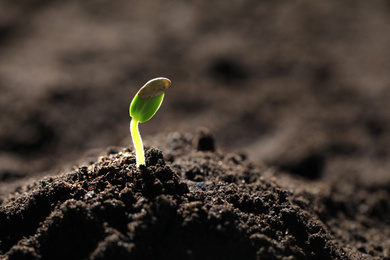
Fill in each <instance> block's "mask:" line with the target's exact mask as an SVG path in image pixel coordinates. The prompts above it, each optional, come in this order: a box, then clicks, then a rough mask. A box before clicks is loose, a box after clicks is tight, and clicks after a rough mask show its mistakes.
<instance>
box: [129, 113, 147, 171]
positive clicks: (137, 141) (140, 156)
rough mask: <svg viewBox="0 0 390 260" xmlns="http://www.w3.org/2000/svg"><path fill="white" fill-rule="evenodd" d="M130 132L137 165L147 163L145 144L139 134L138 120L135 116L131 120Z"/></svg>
mask: <svg viewBox="0 0 390 260" xmlns="http://www.w3.org/2000/svg"><path fill="white" fill-rule="evenodd" d="M130 133H131V137H132V138H133V144H134V148H135V159H136V161H137V167H139V166H140V165H145V155H144V145H143V144H142V139H141V136H140V134H139V130H138V121H136V120H134V118H133V119H132V120H131V122H130Z"/></svg>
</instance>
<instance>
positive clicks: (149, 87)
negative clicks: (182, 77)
mask: <svg viewBox="0 0 390 260" xmlns="http://www.w3.org/2000/svg"><path fill="white" fill-rule="evenodd" d="M170 86H171V81H170V80H169V79H167V78H155V79H152V80H150V81H148V82H147V83H146V84H145V85H144V86H143V87H142V88H141V89H140V90H139V91H138V93H137V95H135V97H134V99H133V101H132V102H131V104H130V116H131V117H132V118H133V119H134V120H136V121H138V122H140V123H143V122H146V121H148V120H149V119H151V118H152V117H153V116H154V114H156V112H157V110H158V109H159V108H160V106H161V103H162V101H163V99H164V92H165V91H166V90H167V89H168V88H169V87H170Z"/></svg>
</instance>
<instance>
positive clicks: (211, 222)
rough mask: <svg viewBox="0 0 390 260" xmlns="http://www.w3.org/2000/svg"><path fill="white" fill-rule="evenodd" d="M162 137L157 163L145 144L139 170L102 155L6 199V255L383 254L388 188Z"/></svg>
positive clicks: (201, 136)
mask: <svg viewBox="0 0 390 260" xmlns="http://www.w3.org/2000/svg"><path fill="white" fill-rule="evenodd" d="M160 141H161V142H160V146H161V147H164V148H163V150H164V156H163V153H162V152H161V151H160V150H157V149H155V148H151V149H148V151H147V153H146V157H147V166H146V167H142V168H140V169H137V168H136V167H135V158H134V154H133V153H132V152H131V151H130V150H129V149H122V148H110V149H109V152H108V153H107V155H105V156H101V157H99V158H98V160H97V162H95V163H92V164H91V165H88V166H81V167H79V168H78V169H75V170H74V171H72V172H68V173H64V174H61V175H59V176H56V177H46V178H43V179H42V180H40V181H37V182H34V183H31V184H30V185H28V186H25V187H23V188H19V189H18V190H16V191H15V192H14V193H12V194H10V195H9V196H8V198H6V199H5V200H4V201H3V205H2V206H1V208H0V250H1V251H0V253H1V254H2V255H3V257H4V259H353V258H356V257H357V258H363V257H377V258H378V259H379V258H382V257H386V256H387V257H388V256H389V251H388V249H387V248H386V245H385V243H388V241H387V242H386V240H385V239H383V237H384V236H385V235H386V234H387V237H389V236H388V234H389V229H390V228H389V226H390V221H389V219H390V210H389V209H390V207H389V202H388V201H389V198H390V194H389V190H390V189H389V188H388V187H387V188H386V187H380V188H377V189H375V191H372V190H371V191H369V190H368V188H365V187H357V186H353V187H355V190H354V188H353V187H352V186H351V185H350V186H348V187H349V189H344V188H343V187H344V186H340V187H338V186H336V185H333V184H330V183H326V182H322V184H321V185H322V186H321V185H319V184H318V182H314V181H311V182H312V185H307V182H310V181H309V180H303V179H297V177H290V176H289V175H274V174H271V173H269V169H261V168H259V167H257V166H254V165H253V164H252V163H251V162H249V161H248V160H247V159H246V156H245V155H244V154H240V153H225V152H223V151H219V150H216V149H215V145H214V139H213V136H212V135H211V134H208V133H205V132H201V133H198V134H195V135H191V134H187V135H182V134H179V133H173V134H170V135H169V136H168V138H167V139H166V140H165V141H164V140H160ZM275 176H277V177H278V178H275ZM285 183H289V184H288V185H284V184H285ZM304 184H306V186H305V185H304ZM300 185H302V186H305V187H310V188H308V189H302V188H298V187H299V186H300ZM351 187H352V188H351ZM347 192H350V193H352V194H351V195H353V194H354V196H355V197H354V198H355V199H354V198H353V197H351V196H345V195H346V194H345V193H347ZM346 198H348V199H349V200H348V201H346V200H345V199H346ZM377 232H382V234H383V236H382V237H381V236H378V234H380V233H377ZM383 232H384V233H383ZM375 234H376V236H375Z"/></svg>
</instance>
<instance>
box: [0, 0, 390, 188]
mask: <svg viewBox="0 0 390 260" xmlns="http://www.w3.org/2000/svg"><path fill="white" fill-rule="evenodd" d="M389 30H390V1H389V0H378V1H366V0H354V1H348V0H329V1H311V0H298V1H258V0H247V1H238V0H231V1H220V0H216V1H177V0H166V1H164V2H161V1H155V0H150V1H141V0H131V1H128V0H127V1H124V0H118V1H102V0H98V1H96V0H95V1H91V0H84V1H74V0H70V1H55V0H15V1H6V0H1V1H0V93H1V94H0V181H1V182H8V181H11V180H14V179H15V178H19V177H23V176H27V175H31V174H35V173H39V172H46V171H50V170H53V169H58V168H61V167H62V166H63V165H68V164H70V163H72V162H75V161H77V160H78V158H79V157H80V156H82V155H84V154H85V153H86V152H87V151H90V150H91V149H92V150H93V149H94V150H99V149H102V148H105V147H108V146H111V145H120V146H130V144H131V139H130V134H129V122H130V117H129V115H128V107H129V104H130V101H131V100H132V98H133V96H134V95H135V93H136V92H137V91H138V89H139V88H140V87H141V86H142V85H143V84H145V83H146V82H147V81H148V80H150V79H152V78H155V77H159V76H164V77H168V78H170V79H171V81H172V84H173V85H172V88H171V89H170V90H169V92H167V95H166V96H165V101H164V103H163V104H162V107H161V109H160V111H159V112H158V114H157V115H156V116H155V117H154V118H153V119H152V120H151V121H149V122H146V123H144V124H141V125H140V128H141V129H140V131H141V134H142V136H143V138H144V139H147V138H148V137H147V136H153V135H156V134H159V133H168V132H170V131H178V132H182V133H186V132H193V131H194V129H196V128H197V127H200V126H204V127H207V128H209V129H210V130H211V131H212V132H213V133H214V134H215V136H216V140H217V145H218V147H219V148H221V149H224V150H227V151H237V150H244V151H246V153H247V155H248V157H249V158H250V159H251V160H252V161H253V162H254V163H255V164H256V163H265V164H266V165H272V166H276V167H278V169H280V170H281V171H288V172H292V173H296V174H299V175H301V176H305V177H307V178H309V179H318V178H330V179H337V178H340V176H343V177H344V178H345V177H346V178H350V179H351V180H360V181H363V182H370V183H374V184H375V185H384V184H386V183H387V185H388V184H389V183H390V173H389V169H390V168H389V167H390V160H389V159H390V135H389V128H390V112H389V111H390V102H389V100H390V99H389V98H390V73H389V72H390V33H389V32H390V31H389Z"/></svg>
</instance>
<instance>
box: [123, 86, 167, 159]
mask: <svg viewBox="0 0 390 260" xmlns="http://www.w3.org/2000/svg"><path fill="white" fill-rule="evenodd" d="M170 86H171V81H170V80H169V79H167V78H155V79H152V80H149V81H148V82H147V83H146V84H145V85H144V86H143V87H142V88H141V89H140V90H139V91H138V93H137V94H136V95H135V97H134V98H133V101H131V103H130V109H129V111H130V116H131V118H132V119H131V122H130V133H131V136H132V139H133V144H134V148H135V158H136V162H137V167H139V166H140V165H145V154H144V145H143V143H142V139H141V135H140V134H139V130H138V123H143V122H146V121H148V120H149V119H151V118H152V117H153V116H154V114H156V112H157V110H158V109H159V108H160V106H161V103H162V101H163V99H164V93H165V91H166V90H167V89H168V88H169V87H170Z"/></svg>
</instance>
